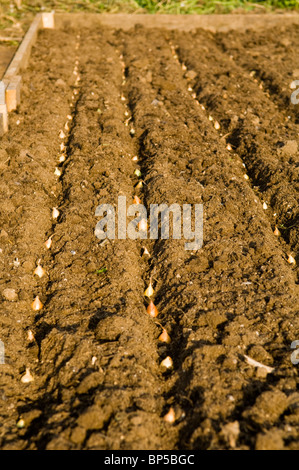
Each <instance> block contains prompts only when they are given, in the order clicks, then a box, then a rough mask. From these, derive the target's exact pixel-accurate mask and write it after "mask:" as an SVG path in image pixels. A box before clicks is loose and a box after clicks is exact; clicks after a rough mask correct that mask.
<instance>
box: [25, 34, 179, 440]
mask: <svg viewBox="0 0 299 470" xmlns="http://www.w3.org/2000/svg"><path fill="white" fill-rule="evenodd" d="M104 38H105V39H104ZM112 40H113V37H112V36H111V35H110V34H109V31H108V30H107V31H105V35H103V39H102V40H99V33H98V32H90V34H89V35H88V41H85V42H84V45H82V48H81V49H80V51H79V56H80V76H81V85H80V97H79V100H78V104H77V106H76V113H75V115H74V118H73V122H74V125H73V128H72V130H71V134H70V137H69V141H68V148H67V155H68V159H67V161H66V164H65V167H64V171H63V175H62V186H63V195H64V197H63V205H61V207H60V208H59V209H60V210H61V217H60V219H59V220H58V223H57V225H56V226H55V231H54V237H53V247H54V248H53V253H54V259H53V263H52V265H51V266H50V267H49V271H50V289H49V292H48V301H47V303H46V304H45V308H44V310H43V312H42V314H41V316H40V318H39V320H38V324H37V335H38V337H39V342H40V349H41V352H40V359H41V363H40V370H39V374H40V376H42V377H43V387H42V390H43V393H42V394H41V395H40V396H39V397H38V400H37V402H36V403H35V404H32V406H33V405H35V406H36V407H38V406H40V403H43V413H42V415H41V417H40V418H39V420H40V424H39V427H38V428H37V431H38V432H37V435H36V436H32V441H33V442H36V444H32V445H36V446H37V448H46V449H62V448H63V449H65V448H82V446H84V448H86V449H105V448H109V449H122V448H124V449H161V448H167V447H168V446H169V445H171V444H170V443H169V438H168V437H167V435H166V433H165V431H164V424H163V421H162V419H161V417H160V414H161V411H162V409H163V398H162V388H163V380H162V378H161V374H160V370H159V363H158V361H157V336H158V334H159V328H158V327H157V326H156V325H155V324H154V323H152V322H151V321H150V319H149V318H148V316H147V314H146V310H145V307H144V300H143V291H144V283H143V280H142V277H143V273H142V263H140V259H141V258H140V247H139V245H138V244H137V243H136V242H135V241H131V240H120V241H114V240H111V241H108V242H107V243H104V244H101V243H100V242H99V240H97V239H96V238H95V234H94V230H95V226H96V223H97V219H96V217H95V215H94V214H95V209H96V207H97V206H98V205H99V204H103V203H105V204H112V206H114V207H117V202H118V200H117V199H118V196H120V195H121V196H126V197H127V200H128V203H131V201H133V194H134V193H133V191H134V189H133V184H134V181H135V179H136V178H134V163H133V162H132V156H133V155H134V150H135V148H134V144H133V142H132V138H131V136H130V133H129V129H128V128H127V127H126V126H125V124H124V117H125V116H124V113H125V106H124V103H123V102H122V100H121V83H122V73H121V67H120V61H119V58H118V56H117V54H116V51H115V49H114V48H113V47H112V46H111V45H110V43H109V42H110V41H112ZM94 41H96V46H92V45H93V44H94V43H95V42H94ZM91 50H92V52H91Z"/></svg>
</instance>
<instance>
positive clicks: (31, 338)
mask: <svg viewBox="0 0 299 470" xmlns="http://www.w3.org/2000/svg"><path fill="white" fill-rule="evenodd" d="M34 340H35V338H34V334H33V333H32V331H31V330H29V331H28V333H27V341H28V342H29V343H33V341H34Z"/></svg>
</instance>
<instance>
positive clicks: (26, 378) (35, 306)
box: [18, 35, 80, 427]
mask: <svg viewBox="0 0 299 470" xmlns="http://www.w3.org/2000/svg"><path fill="white" fill-rule="evenodd" d="M79 41H80V35H78V36H77V42H76V45H75V49H76V50H78V49H79V46H80V42H79ZM73 75H74V76H75V82H74V85H73V94H72V97H71V102H70V108H71V110H73V109H74V107H75V103H76V101H77V99H78V94H79V86H80V75H79V59H78V57H76V61H75V65H74V70H73ZM72 120H73V116H72V111H70V113H69V114H68V115H67V116H66V122H65V125H64V127H63V129H61V131H60V133H59V139H60V140H61V143H60V146H59V150H60V151H59V157H58V162H57V167H56V168H55V171H54V175H55V176H57V177H58V178H60V177H61V176H62V169H61V165H63V163H64V162H65V161H66V158H67V154H66V150H67V149H66V145H65V141H66V140H67V137H68V134H69V131H70V123H71V121H72ZM59 215H60V212H59V210H58V209H57V207H54V208H53V209H52V219H53V221H57V219H58V217H59ZM53 237H54V235H51V236H50V237H49V238H48V240H46V242H45V248H46V249H47V250H50V249H51V247H52V244H53ZM45 274H46V272H45V270H44V268H43V267H42V265H41V260H38V262H37V266H36V268H35V270H34V272H33V275H34V276H37V277H38V278H39V279H41V278H43V277H44V276H45ZM31 308H32V310H33V311H34V312H39V311H40V310H42V308H43V303H42V301H41V300H40V298H39V296H38V295H37V296H36V297H35V299H34V301H33V302H32V304H31ZM27 341H28V342H29V343H33V342H34V341H35V338H34V334H33V333H32V331H31V330H29V331H28V333H27ZM33 380H34V378H33V376H32V374H31V372H30V369H29V368H26V371H25V374H24V375H23V376H22V377H21V381H22V382H23V383H25V384H27V383H30V382H33ZM21 421H22V420H20V421H19V423H18V427H22V423H21Z"/></svg>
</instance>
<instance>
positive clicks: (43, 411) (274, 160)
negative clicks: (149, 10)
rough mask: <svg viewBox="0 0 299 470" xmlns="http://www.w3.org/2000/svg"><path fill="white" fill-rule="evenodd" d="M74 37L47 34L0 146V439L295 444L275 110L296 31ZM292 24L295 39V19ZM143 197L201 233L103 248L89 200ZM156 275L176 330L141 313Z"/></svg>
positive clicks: (294, 281) (292, 248)
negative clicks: (190, 212) (189, 216)
mask: <svg viewBox="0 0 299 470" xmlns="http://www.w3.org/2000/svg"><path fill="white" fill-rule="evenodd" d="M78 34H79V31H78V30H73V29H70V28H68V29H67V30H61V31H47V32H42V33H41V34H40V36H39V40H38V48H34V50H33V54H32V58H31V62H30V66H29V68H28V70H27V71H26V73H25V74H24V77H23V78H24V94H23V99H22V105H21V107H20V109H19V111H18V112H17V113H15V114H13V115H12V116H11V119H10V122H11V129H10V132H9V133H8V134H7V135H6V136H5V137H3V139H2V140H1V143H0V172H1V188H0V198H1V204H0V208H1V214H0V217H1V227H0V229H1V232H0V248H1V253H0V269H1V281H0V293H1V295H2V308H1V316H0V338H1V340H2V341H3V342H4V344H5V352H6V363H5V364H4V365H0V368H1V374H0V402H1V411H0V424H1V427H0V446H1V449H3V450H4V449H48V450H52V449H109V450H116V449H126V450H137V449H151V450H153V449H156V450H158V449H160V450H161V449H173V450H174V449H180V450H182V449H191V450H200V449H234V448H236V449H297V450H298V448H299V447H298V442H299V432H298V428H299V426H298V425H299V392H298V366H295V365H293V364H292V362H291V349H290V346H291V343H292V342H293V341H295V340H298V339H299V333H298V332H299V322H298V270H297V267H296V266H297V265H298V262H299V259H298V243H299V242H298V238H299V237H298V168H299V167H298V155H299V153H298V149H296V146H295V144H294V141H297V142H298V130H299V126H298V122H297V121H296V120H297V116H298V111H296V110H295V109H291V107H290V105H287V106H284V104H286V96H287V90H288V85H289V81H290V78H291V76H290V73H291V68H292V65H291V64H292V58H291V56H290V55H288V50H287V49H286V47H287V46H284V45H282V46H279V44H278V41H277V40H276V38H277V37H279V33H278V32H276V33H275V34H273V33H270V32H268V33H265V32H264V33H259V34H257V33H252V34H250V36H249V39H248V40H247V39H246V38H247V37H245V35H242V34H239V33H234V34H233V35H220V34H218V35H212V33H206V32H205V33H203V32H201V31H198V32H197V33H196V34H192V33H178V32H176V33H174V32H166V31H163V30H161V31H158V30H150V29H144V28H143V27H140V26H138V27H136V28H135V29H134V30H133V31H131V32H121V31H114V30H113V29H109V28H98V29H93V30H85V31H84V40H83V38H80V37H78ZM81 34H82V33H81ZM282 36H283V37H284V39H285V40H289V41H291V42H292V41H295V42H296V43H298V39H299V30H298V27H296V28H295V27H294V28H293V29H292V28H291V29H290V30H288V31H283V32H282V33H281V36H280V37H282ZM245 41H246V42H245ZM247 43H248V44H247ZM245 48H246V49H247V52H246V53H248V56H249V57H251V58H252V61H253V62H254V63H253V62H252V64H251V62H250V61H246V60H245V59H244V54H245V52H244V49H245ZM263 48H264V49H263ZM293 52H294V57H295V51H293ZM231 56H232V57H231ZM266 56H269V57H270V58H271V69H270V68H269V66H268V65H269V63H268V62H267V57H266ZM246 57H247V56H246ZM250 60H251V59H250ZM281 60H285V62H286V64H287V65H286V66H285V67H284V69H283V70H282V71H281V73H280V74H277V75H276V79H275V80H276V81H275V83H274V82H273V83H274V85H275V88H274V89H273V88H271V83H272V82H271V76H272V75H271V70H272V69H273V70H275V63H276V62H277V63H278V62H279V61H281ZM76 61H78V73H79V74H80V78H81V80H80V82H77V84H75V80H76V75H74V73H73V71H74V67H75V64H76ZM258 67H259V68H258ZM294 68H295V65H294ZM252 70H255V71H256V75H257V76H256V75H255V76H253V74H250V72H251V71H252ZM291 81H292V80H291ZM190 87H192V90H191V88H190ZM188 88H189V90H188ZM194 93H196V96H195V95H194ZM284 93H285V94H284ZM68 115H71V117H72V119H69V120H68V122H69V130H68V131H65V133H66V138H65V139H64V140H63V142H64V143H65V146H66V150H65V154H66V161H65V162H64V163H58V159H59V156H60V155H61V151H60V144H61V142H62V140H61V138H60V131H61V129H63V128H64V125H65V122H66V120H67V116H68ZM209 116H211V117H212V118H213V121H211V120H209ZM288 116H290V117H288ZM128 118H131V119H129V120H128ZM216 120H217V121H218V122H219V123H220V126H221V127H220V130H216V129H215V126H214V124H215V121H216ZM290 142H291V143H290ZM229 143H230V144H231V146H232V150H228V149H227V145H228V144H229ZM135 155H138V158H139V160H138V162H137V163H136V162H134V161H133V160H132V157H133V156H135ZM57 166H59V168H60V170H61V172H62V175H61V177H60V178H58V177H57V176H55V175H54V171H55V168H56V167H57ZM244 166H245V168H244ZM136 168H139V169H140V171H141V172H142V179H143V181H144V183H145V184H144V185H143V188H141V189H136V188H135V186H136V184H137V183H138V178H137V177H136V176H135V175H134V171H135V169H136ZM245 173H247V174H248V176H249V179H245V178H244V174H245ZM136 194H137V195H138V196H139V197H140V198H141V200H142V202H143V203H144V204H145V205H146V206H149V205H150V204H152V203H161V202H166V203H168V204H171V203H179V204H184V203H191V204H195V203H202V204H203V205H204V246H203V248H202V249H201V250H200V251H199V252H193V253H192V252H188V251H185V249H184V243H185V241H184V240H182V241H173V240H158V241H156V242H154V241H142V242H141V241H131V240H126V241H122V240H116V241H112V242H111V243H110V242H107V243H106V244H101V243H100V242H99V240H98V239H97V238H96V237H95V235H94V229H95V225H96V223H97V219H96V217H95V215H94V213H95V209H96V207H97V206H98V205H99V204H100V203H102V202H105V203H111V204H116V203H117V198H118V196H119V195H125V196H127V200H128V201H129V202H130V201H132V200H133V197H134V195H136ZM264 202H266V203H267V205H268V209H267V210H265V209H264V208H263V203H264ZM53 207H57V208H59V211H60V215H59V217H58V219H57V220H55V221H54V220H53V219H52V216H51V215H52V209H53ZM275 227H278V228H279V230H280V232H281V237H277V236H275V234H274V230H275ZM50 236H53V245H52V247H51V250H47V249H46V248H45V246H44V242H45V241H46V240H47V239H48V238H49V237H50ZM144 247H147V249H148V250H149V252H150V254H151V256H150V257H146V256H143V248H144ZM290 253H292V254H293V256H294V257H296V256H297V265H294V264H289V263H288V262H287V260H288V256H289V254H290ZM39 260H41V261H40V263H41V265H42V266H43V267H44V269H45V270H46V275H45V276H44V277H43V278H42V279H39V278H36V276H33V271H34V269H35V267H36V263H37V262H38V261H39ZM103 267H106V268H107V271H106V272H100V273H99V270H101V268H103ZM150 278H151V279H152V280H153V284H154V289H155V296H154V301H155V304H156V306H157V308H158V310H159V317H158V318H157V321H158V322H159V323H160V324H161V325H163V327H164V328H166V329H167V331H168V333H169V335H170V337H171V343H170V344H164V343H161V342H160V341H159V339H158V338H159V336H160V334H161V331H162V330H161V326H160V325H159V324H157V322H156V321H155V320H153V319H152V318H151V317H149V316H148V315H147V313H146V307H147V301H146V299H145V297H144V295H143V293H144V290H145V288H146V287H147V286H148V283H149V280H150ZM6 289H14V290H15V294H16V296H15V299H14V301H13V302H12V301H8V300H7V299H6V297H5V290H6ZM37 295H38V296H39V298H40V299H41V301H42V303H43V309H42V310H41V311H39V312H34V311H33V310H32V308H31V303H32V302H33V300H34V298H35V297H36V296H37ZM29 331H31V332H32V333H33V335H34V339H32V337H31V339H30V337H29V336H28V333H29ZM245 355H246V356H249V357H250V358H252V359H254V360H256V361H258V362H260V363H262V364H264V365H266V366H269V367H273V368H274V371H273V372H272V373H268V374H267V373H265V369H264V368H256V367H253V366H252V365H250V364H248V362H247V361H246V358H245ZM166 356H171V357H172V359H173V362H174V367H173V370H171V371H170V372H168V373H165V372H164V371H163V370H162V369H161V367H160V363H161V361H162V360H163V359H164V358H165V357H166ZM28 368H29V369H30V373H31V374H32V377H33V379H34V380H33V381H31V382H30V383H28V384H25V383H23V382H22V380H21V379H22V377H23V376H24V373H25V370H26V369H28ZM170 407H172V408H173V409H174V411H175V418H176V421H175V423H174V424H169V423H167V422H166V421H165V420H164V416H165V415H166V414H167V413H168V411H169V409H170ZM21 420H23V421H21Z"/></svg>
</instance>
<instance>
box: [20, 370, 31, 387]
mask: <svg viewBox="0 0 299 470" xmlns="http://www.w3.org/2000/svg"><path fill="white" fill-rule="evenodd" d="M33 380H34V378H33V377H32V375H31V373H30V369H28V368H26V372H25V375H23V377H22V378H21V382H23V384H29V383H30V382H33Z"/></svg>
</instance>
